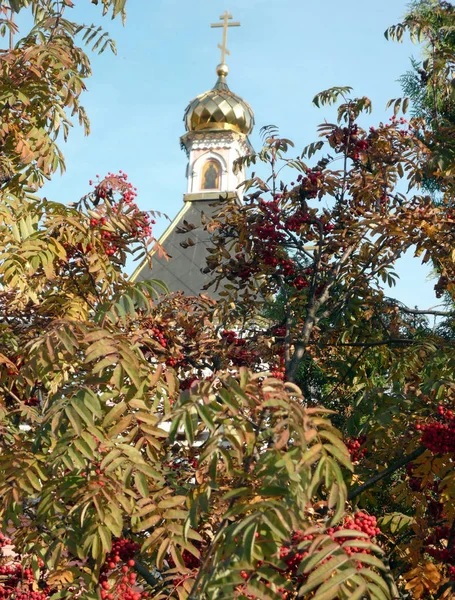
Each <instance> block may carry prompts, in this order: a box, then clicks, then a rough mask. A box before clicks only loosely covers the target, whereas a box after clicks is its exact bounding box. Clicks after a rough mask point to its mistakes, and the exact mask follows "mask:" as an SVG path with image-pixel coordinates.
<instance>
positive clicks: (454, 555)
mask: <svg viewBox="0 0 455 600" xmlns="http://www.w3.org/2000/svg"><path fill="white" fill-rule="evenodd" d="M450 539H451V535H450V527H448V526H443V527H435V529H434V531H433V533H432V534H431V535H429V536H428V537H427V539H426V540H425V550H426V552H427V553H428V554H429V555H430V556H432V557H433V558H435V559H436V560H439V561H441V562H443V563H447V564H450V565H455V544H453V543H449V540H450Z"/></svg>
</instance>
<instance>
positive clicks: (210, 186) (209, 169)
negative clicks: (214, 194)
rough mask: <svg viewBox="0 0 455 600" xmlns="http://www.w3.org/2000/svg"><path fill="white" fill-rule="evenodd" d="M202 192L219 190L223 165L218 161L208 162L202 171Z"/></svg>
mask: <svg viewBox="0 0 455 600" xmlns="http://www.w3.org/2000/svg"><path fill="white" fill-rule="evenodd" d="M201 181H202V185H201V189H202V190H219V189H220V182H221V165H220V163H219V162H218V161H217V160H208V161H207V162H206V163H205V165H204V167H203V169H202V179H201Z"/></svg>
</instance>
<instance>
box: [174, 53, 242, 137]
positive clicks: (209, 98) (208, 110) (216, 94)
mask: <svg viewBox="0 0 455 600" xmlns="http://www.w3.org/2000/svg"><path fill="white" fill-rule="evenodd" d="M216 72H217V75H218V80H217V82H216V84H215V86H214V88H213V89H212V90H210V91H208V92H205V93H204V94H201V95H200V96H197V98H195V99H194V100H192V101H191V102H190V103H189V105H188V106H187V108H186V110H185V115H184V117H183V120H184V121H185V127H186V130H187V131H201V130H212V131H213V130H220V129H221V130H223V129H224V130H226V129H228V130H231V131H238V132H240V133H245V134H247V135H248V134H249V133H251V131H252V129H253V126H254V113H253V111H252V109H251V107H250V105H249V104H247V103H246V102H245V101H244V100H242V98H240V97H239V96H236V95H235V94H234V93H233V92H231V90H230V89H229V87H228V84H227V83H226V76H227V74H228V67H227V65H225V64H221V65H218V67H217V68H216Z"/></svg>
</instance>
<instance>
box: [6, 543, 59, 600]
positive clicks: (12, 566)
mask: <svg viewBox="0 0 455 600" xmlns="http://www.w3.org/2000/svg"><path fill="white" fill-rule="evenodd" d="M0 535H1V534H0ZM5 541H6V543H4V544H2V545H9V542H10V541H11V540H9V538H5V537H4V536H2V542H5ZM38 563H39V566H40V567H43V566H44V563H43V561H42V560H41V559H40V560H39V561H38ZM2 576H3V577H2ZM0 579H1V580H2V583H1V584H0V599H1V600H12V599H13V598H15V599H16V600H18V599H19V600H46V599H47V598H48V597H49V594H50V590H49V589H44V590H42V591H40V592H37V591H34V590H33V588H32V586H31V584H32V583H33V582H34V581H35V576H34V574H33V570H32V569H30V568H26V569H24V568H23V567H22V565H21V564H20V563H18V562H10V563H7V564H4V565H1V566H0Z"/></svg>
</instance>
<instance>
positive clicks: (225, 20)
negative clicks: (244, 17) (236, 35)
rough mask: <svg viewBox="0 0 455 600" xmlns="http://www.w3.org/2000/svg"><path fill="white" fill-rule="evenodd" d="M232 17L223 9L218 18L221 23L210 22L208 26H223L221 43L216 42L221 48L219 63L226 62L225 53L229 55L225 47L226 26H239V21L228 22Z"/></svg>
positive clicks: (223, 63)
mask: <svg viewBox="0 0 455 600" xmlns="http://www.w3.org/2000/svg"><path fill="white" fill-rule="evenodd" d="M230 19H232V15H231V14H229V11H227V10H226V11H224V13H223V14H222V15H221V16H220V20H221V21H223V22H222V23H211V25H210V27H222V28H223V41H222V43H221V44H218V48H219V49H220V50H221V65H225V64H226V54H227V55H228V56H229V55H230V54H231V53H230V52H229V50H228V49H227V34H228V27H240V22H239V21H234V22H233V23H230V22H229V20H230ZM221 65H220V66H221Z"/></svg>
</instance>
